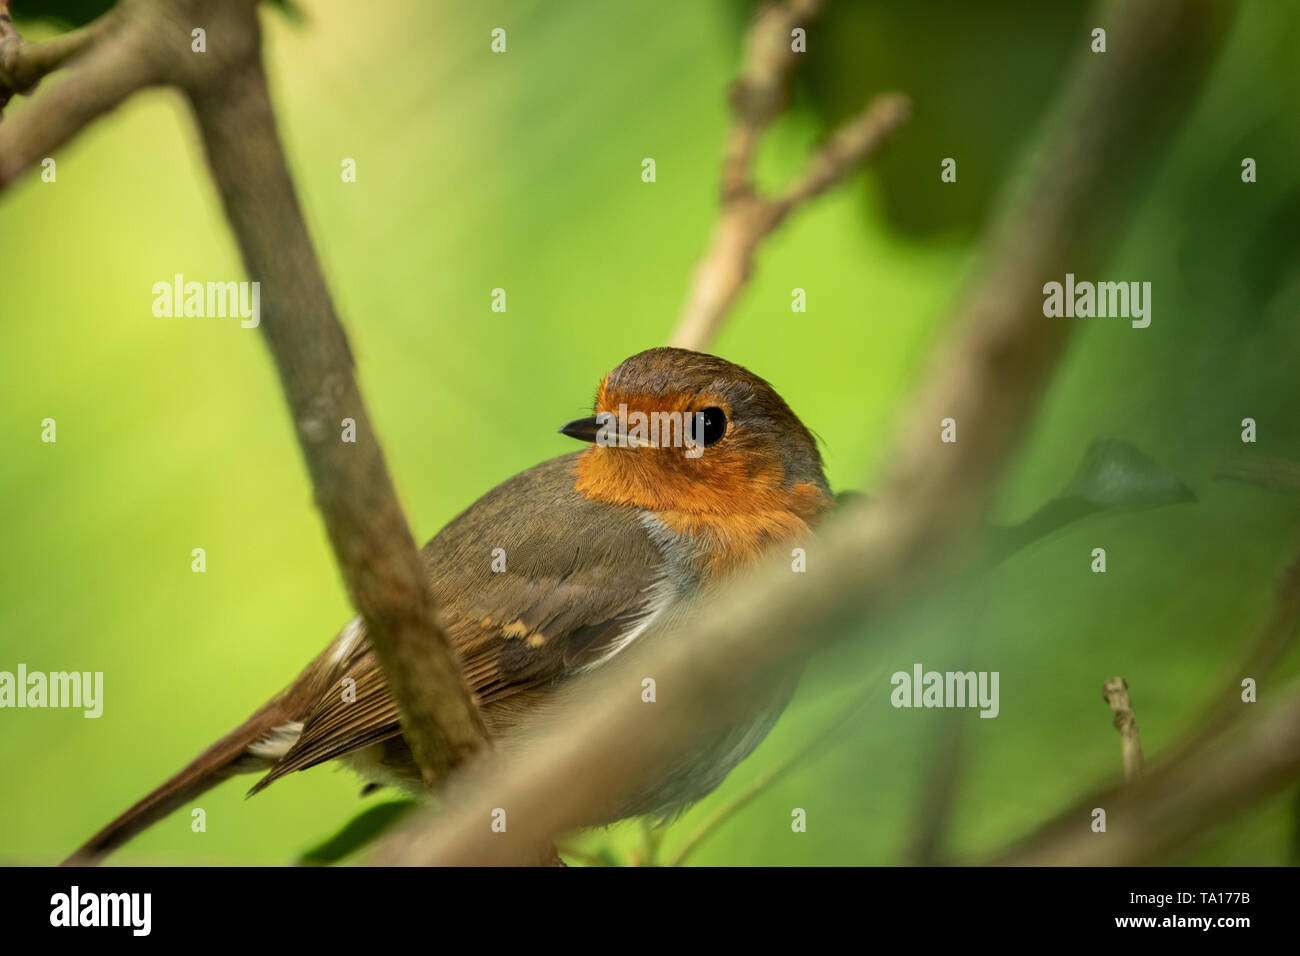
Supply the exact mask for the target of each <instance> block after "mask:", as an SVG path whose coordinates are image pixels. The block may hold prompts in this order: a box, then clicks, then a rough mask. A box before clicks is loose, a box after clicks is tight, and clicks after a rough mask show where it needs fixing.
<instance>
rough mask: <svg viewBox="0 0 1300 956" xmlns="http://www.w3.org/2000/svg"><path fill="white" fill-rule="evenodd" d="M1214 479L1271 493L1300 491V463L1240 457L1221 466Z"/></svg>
mask: <svg viewBox="0 0 1300 956" xmlns="http://www.w3.org/2000/svg"><path fill="white" fill-rule="evenodd" d="M1214 477H1215V478H1224V479H1227V480H1229V481H1241V482H1245V483H1246V484H1250V485H1258V486H1259V487H1261V488H1268V489H1269V490H1270V491H1300V461H1288V460H1286V459H1285V458H1263V457H1259V456H1256V455H1239V456H1237V457H1234V458H1230V459H1229V460H1228V461H1226V462H1224V463H1223V464H1222V465H1220V466H1219V470H1218V471H1216V472H1215V473H1214Z"/></svg>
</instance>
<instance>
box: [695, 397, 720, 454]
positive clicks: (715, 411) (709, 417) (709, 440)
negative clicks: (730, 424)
mask: <svg viewBox="0 0 1300 956" xmlns="http://www.w3.org/2000/svg"><path fill="white" fill-rule="evenodd" d="M700 416H703V418H704V421H703V427H702V428H700V432H701V434H698V435H696V436H695V439H696V441H698V442H699V443H700V444H702V445H704V446H706V447H707V446H709V445H716V444H717V443H718V442H720V441H722V436H723V435H725V434H726V433H727V416H726V414H725V413H724V412H723V411H722V409H720V408H712V407H710V408H706V409H704V411H702V412H698V413H697V414H696V415H694V416H692V421H693V422H694V423H695V424H694V426H693V427H696V428H699V427H700V426H699V423H700Z"/></svg>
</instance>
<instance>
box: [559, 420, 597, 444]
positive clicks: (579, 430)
mask: <svg viewBox="0 0 1300 956" xmlns="http://www.w3.org/2000/svg"><path fill="white" fill-rule="evenodd" d="M599 431H600V425H598V424H596V416H595V415H592V416H591V417H589V418H579V419H577V420H576V421H572V422H569V424H567V425H565V426H564V427H563V428H561V429H560V434H561V435H568V436H569V437H570V438H576V439H578V441H586V442H595V440H596V433H597V432H599Z"/></svg>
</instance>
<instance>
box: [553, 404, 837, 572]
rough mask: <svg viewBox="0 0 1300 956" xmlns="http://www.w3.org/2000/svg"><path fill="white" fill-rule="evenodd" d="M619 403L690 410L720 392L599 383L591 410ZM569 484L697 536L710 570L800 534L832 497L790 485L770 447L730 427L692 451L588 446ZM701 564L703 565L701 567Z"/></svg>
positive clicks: (735, 564) (746, 560) (659, 409)
mask: <svg viewBox="0 0 1300 956" xmlns="http://www.w3.org/2000/svg"><path fill="white" fill-rule="evenodd" d="M620 403H622V404H625V405H626V406H627V407H628V408H629V409H635V410H637V411H643V412H646V413H652V412H661V413H665V412H666V413H678V414H681V415H689V414H691V413H693V412H696V411H699V410H701V409H702V408H703V407H705V406H707V405H714V406H717V407H720V408H722V409H723V411H724V412H727V415H728V419H729V420H730V417H731V416H730V410H729V409H728V408H726V407H725V403H724V402H723V401H722V400H721V399H717V398H711V397H708V396H698V395H697V396H684V395H626V394H620V395H611V394H609V390H608V389H607V387H606V383H605V382H602V383H601V387H600V391H599V392H598V394H597V398H596V409H597V411H598V412H599V411H612V410H614V409H615V408H617V406H618V405H619V404H620ZM576 475H577V480H576V482H575V484H574V490H575V491H577V492H578V493H579V494H581V495H583V496H585V497H587V498H590V499H592V500H593V501H603V502H606V503H608V504H614V505H626V506H631V507H637V508H645V509H647V510H649V511H653V512H655V514H656V516H657V517H658V518H659V519H660V520H661V521H663V523H664V524H665V525H666V526H667V527H668V528H670V529H672V530H674V531H676V532H677V533H679V534H683V535H689V536H691V537H693V538H696V539H697V541H698V543H699V544H700V545H701V551H702V552H703V553H704V554H706V555H707V556H708V558H707V563H708V565H709V567H708V569H707V570H708V571H709V572H711V573H715V574H716V573H721V572H725V571H728V570H731V569H733V568H735V567H739V566H742V565H744V564H747V563H749V562H750V561H753V560H756V559H758V558H759V557H760V556H761V555H762V554H763V553H764V552H765V551H766V550H767V548H768V547H769V546H771V545H773V544H776V543H779V542H782V541H788V540H790V539H793V538H797V537H800V536H802V535H806V534H807V533H808V530H809V523H810V521H811V520H812V519H814V518H815V517H816V516H817V515H819V514H820V513H821V512H822V511H824V510H825V509H826V508H828V507H829V506H830V504H831V500H830V498H829V496H827V495H826V494H825V493H824V492H822V490H821V489H820V488H818V487H817V486H816V485H814V484H812V483H810V482H804V483H802V484H797V485H794V486H792V487H787V486H786V484H785V476H784V473H783V470H782V468H781V464H780V461H779V460H778V459H777V457H776V455H775V454H774V453H773V450H772V449H770V448H767V447H765V446H764V445H763V444H761V443H757V442H754V441H747V440H746V438H745V436H744V435H743V434H739V433H733V430H732V429H730V428H729V431H728V434H727V437H726V438H724V440H723V441H721V442H719V443H718V444H717V445H715V446H712V447H710V448H708V449H705V450H704V454H703V455H702V456H700V457H697V458H692V457H690V456H688V455H686V454H685V449H683V448H614V447H600V446H596V447H592V448H589V449H588V450H587V451H585V452H584V453H583V454H582V455H580V456H579V458H578V463H577V469H576ZM701 570H704V569H701Z"/></svg>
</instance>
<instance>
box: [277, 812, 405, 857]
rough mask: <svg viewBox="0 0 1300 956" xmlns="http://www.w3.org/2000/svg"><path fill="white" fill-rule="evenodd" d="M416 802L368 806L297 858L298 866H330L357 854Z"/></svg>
mask: <svg viewBox="0 0 1300 956" xmlns="http://www.w3.org/2000/svg"><path fill="white" fill-rule="evenodd" d="M415 804H416V801H414V800H390V801H388V802H387V803H379V804H376V805H375V806H373V807H368V808H367V809H365V810H363V811H362V812H361V813H359V814H357V815H356V816H355V817H353V818H352V819H351V820H349V821H348V823H347V825H346V826H344V827H343V829H342V830H340V831H339V832H338V833H336V834H334V835H333V836H332V837H330V838H329V839H328V840H325V841H324V842H323V843H320V844H318V845H316V846H314V847H312V848H311V849H310V850H307V851H306V852H305V853H303V854H302V855H301V856H300V857H298V861H297V865H298V866H328V865H330V864H331V863H337V862H338V861H339V860H341V859H343V858H344V857H346V856H348V855H349V854H351V853H355V852H356V851H357V850H359V849H361V848H362V847H363V846H365V845H366V844H368V843H370V842H371V841H372V840H374V839H375V838H376V837H378V836H379V835H380V834H381V833H384V832H385V831H386V830H388V829H389V828H390V827H392V826H393V824H395V823H396V822H397V821H398V820H400V819H401V818H402V817H403V816H405V815H406V813H407V811H409V810H410V809H411V808H412V807H414V806H415Z"/></svg>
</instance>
